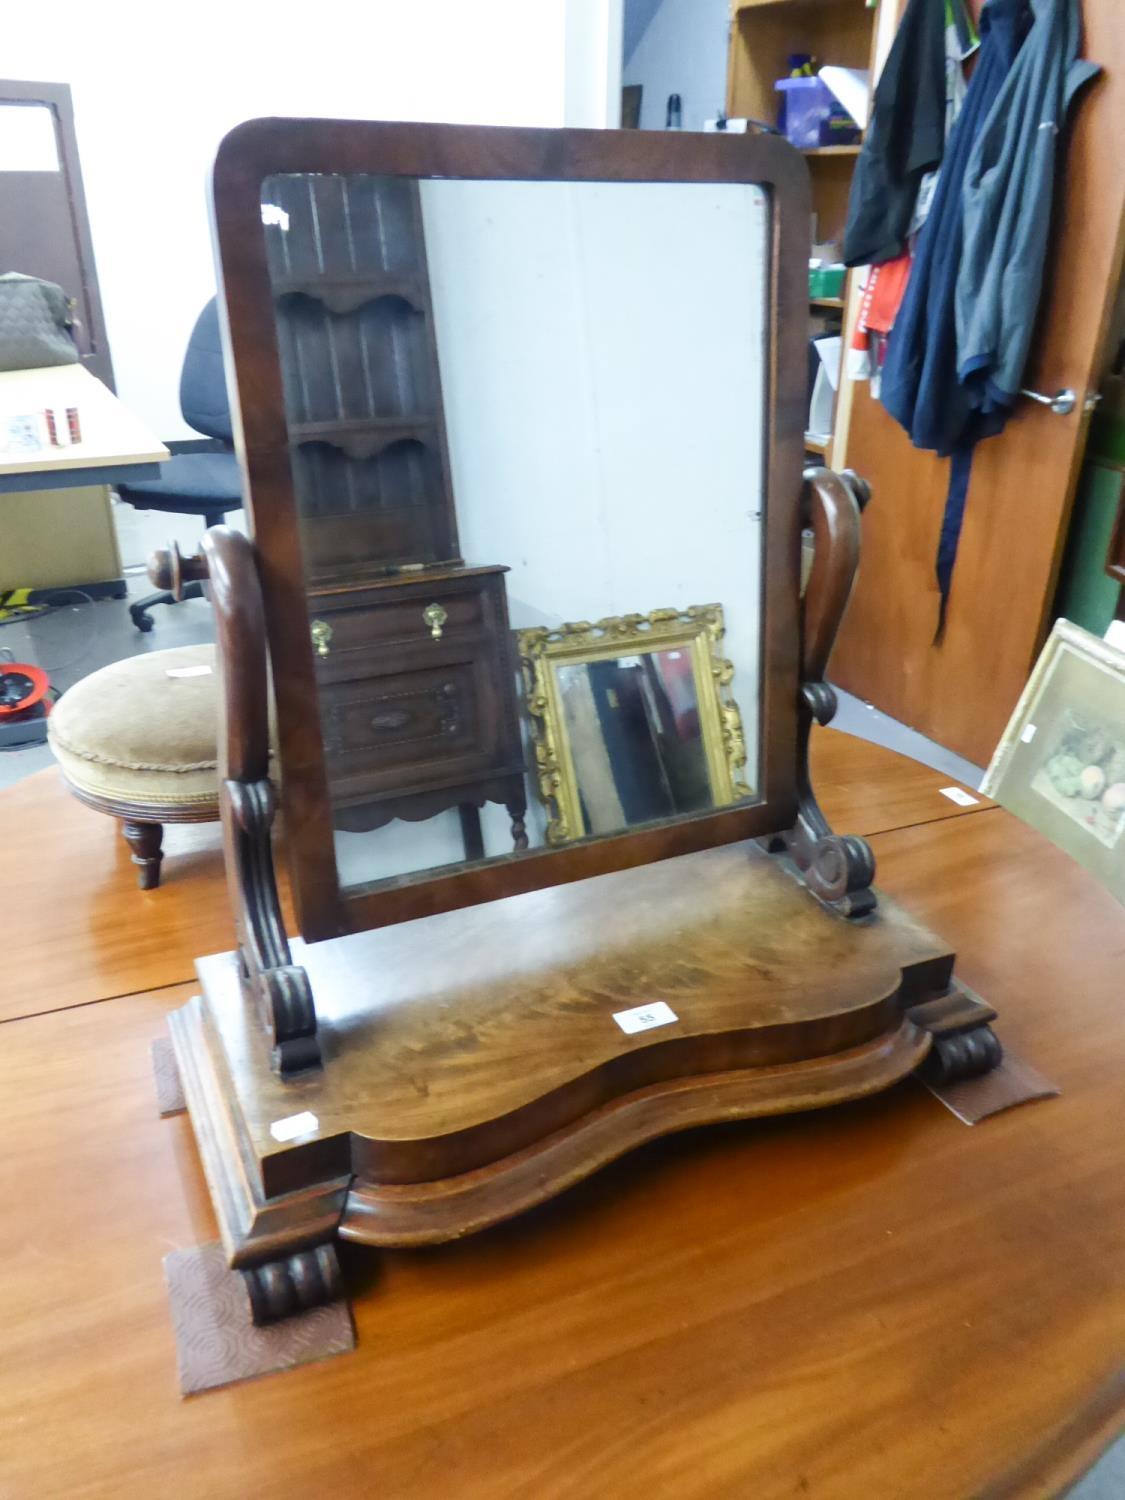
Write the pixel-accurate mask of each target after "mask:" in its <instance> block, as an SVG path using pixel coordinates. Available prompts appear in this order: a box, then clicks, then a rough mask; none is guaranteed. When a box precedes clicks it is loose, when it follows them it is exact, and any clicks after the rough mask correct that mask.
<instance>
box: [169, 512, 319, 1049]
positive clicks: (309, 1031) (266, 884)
mask: <svg viewBox="0 0 1125 1500" xmlns="http://www.w3.org/2000/svg"><path fill="white" fill-rule="evenodd" d="M149 576H150V577H151V578H152V580H153V582H154V583H156V584H158V585H159V586H161V587H173V588H179V587H180V586H182V584H183V583H184V582H187V581H191V580H194V579H200V580H202V579H207V580H208V581H209V583H210V591H211V602H212V605H213V607H214V611H215V634H216V650H215V671H216V673H217V676H218V685H219V692H218V698H219V744H218V759H219V809H220V813H221V815H222V822H223V846H224V853H225V863H226V872H227V888H228V891H229V894H230V902H231V908H232V910H233V912H234V917H235V926H236V928H237V932H238V952H239V962H240V968H241V978H242V983H243V985H244V986H245V987H246V988H247V989H248V990H249V991H250V992H251V993H252V994H253V996H254V998H255V1000H256V1001H257V1006H258V1010H259V1012H260V1014H261V1015H262V1019H263V1021H264V1023H265V1025H266V1028H267V1030H268V1031H269V1033H270V1035H271V1037H272V1041H273V1065H274V1067H275V1069H276V1070H277V1071H278V1072H279V1073H281V1074H282V1075H283V1076H284V1075H287V1074H291V1073H295V1072H297V1071H298V1070H299V1069H302V1068H308V1067H313V1066H316V1065H317V1064H319V1062H320V1044H319V1042H318V1041H317V1035H316V1030H317V1022H316V1009H315V1007H314V1005H313V998H312V989H311V987H310V985H309V978H308V975H307V974H306V972H305V970H304V969H302V968H300V967H298V966H297V965H296V964H294V963H293V959H292V955H291V954H290V951H289V940H288V938H287V936H286V933H285V923H284V921H283V920H282V916H281V903H280V901H279V900H278V895H277V881H276V878H275V875H274V867H273V848H272V844H271V840H270V832H271V829H272V826H273V820H274V817H275V815H276V812H277V793H276V791H275V789H274V786H273V783H272V782H271V781H270V774H269V758H270V743H269V709H268V701H267V682H268V677H267V672H266V632H265V617H264V614H263V610H262V592H261V585H260V583H259V581H258V569H257V564H256V562H255V558H254V548H253V545H252V543H251V542H250V541H249V540H248V539H247V538H246V537H245V536H243V535H242V534H241V533H240V532H237V531H232V530H231V529H230V528H229V527H227V526H214V527H212V528H211V529H210V530H209V531H207V532H206V533H205V534H204V537H203V545H202V550H201V552H200V553H199V554H197V555H196V556H193V557H186V558H182V557H181V556H180V553H179V549H178V548H177V547H175V546H174V545H173V546H172V547H171V548H170V549H169V550H168V551H166V552H158V553H157V554H156V555H155V557H154V558H153V560H152V563H151V565H150V567H149ZM164 580H168V581H167V582H165V581H164Z"/></svg>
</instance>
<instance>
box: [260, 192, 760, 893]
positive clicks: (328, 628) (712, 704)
mask: <svg viewBox="0 0 1125 1500" xmlns="http://www.w3.org/2000/svg"><path fill="white" fill-rule="evenodd" d="M262 222H263V226H264V233H265V235H266V239H267V245H268V258H269V266H270V277H271V287H272V292H273V298H274V306H275V311H276V319H277V334H278V352H279V358H280V361H281V369H282V377H283V383H284V389H285V402H286V415H287V421H288V427H289V438H290V452H291V463H292V473H293V482H294V489H295V494H296V498H297V506H298V511H299V515H300V524H301V541H302V550H303V559H304V568H305V577H306V582H307V598H308V614H309V631H310V638H311V641H312V647H313V652H314V661H315V664H316V674H317V688H318V699H319V703H318V711H319V714H320V719H321V724H322V728H323V737H324V745H325V762H326V769H327V775H328V782H329V787H330V793H331V799H332V807H333V826H334V839H335V845H336V852H337V863H338V869H339V874H340V879H341V883H342V884H343V885H344V886H345V887H348V888H352V887H357V886H369V885H371V884H372V883H374V882H379V881H382V880H388V879H397V878H401V877H403V876H405V875H409V874H411V873H413V872H418V871H427V870H435V869H438V868H447V867H450V866H453V865H456V864H458V863H460V862H462V861H465V860H472V861H476V860H480V859H500V858H506V859H510V858H519V857H521V856H522V855H523V854H524V853H525V852H526V851H529V850H535V849H538V848H543V847H547V846H558V845H559V844H562V843H565V842H567V841H569V840H571V839H576V838H598V837H604V836H606V835H610V834H614V833H618V832H621V831H622V830H623V829H626V828H634V827H637V826H640V825H643V824H648V823H653V822H662V821H667V820H669V819H677V818H685V817H693V816H698V815H699V814H700V813H702V812H706V811H709V810H711V809H713V808H715V807H718V806H724V805H728V804H730V803H731V802H733V801H736V800H738V799H741V798H745V797H753V796H754V795H755V787H756V785H757V783H758V752H759V724H758V719H759V702H760V636H761V609H762V597H761V558H762V529H763V520H764V516H763V506H764V493H765V491H764V456H765V411H766V397H767V359H766V332H767V329H766V318H767V294H768V255H769V240H770V234H769V223H770V208H769V200H768V196H767V194H766V193H765V192H764V191H763V190H762V189H760V188H758V187H756V186H753V185H746V184H700V183H602V182H587V183H574V182H565V183H564V182H514V181H480V180H468V181H467V180H452V179H444V178H443V179H426V180H422V181H416V180H413V179H408V178H398V177H377V176H335V175H286V176H275V177H272V178H270V179H268V180H267V181H266V182H265V183H264V184H263V190H262ZM257 520H258V524H259V525H260V524H261V523H262V518H261V517H260V516H259V517H258V518H257Z"/></svg>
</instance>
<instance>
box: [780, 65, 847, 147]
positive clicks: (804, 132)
mask: <svg viewBox="0 0 1125 1500" xmlns="http://www.w3.org/2000/svg"><path fill="white" fill-rule="evenodd" d="M774 88H775V89H777V91H778V93H780V94H782V95H783V96H784V121H785V123H784V127H783V128H784V130H785V134H786V136H787V137H788V139H789V140H790V141H791V142H792V143H793V145H794V146H800V147H801V149H802V150H805V151H810V150H812V149H813V148H815V147H816V146H823V145H825V144H827V140H828V137H829V123H828V122H829V121H830V120H831V118H832V115H833V112H834V111H835V110H837V109H838V108H839V106H838V104H837V103H836V98H835V95H834V94H833V93H832V91H831V89H829V88H828V87H827V86H826V85H825V84H823V83H821V81H820V79H819V78H779V79H778V81H777V82H776V83H775V84H774Z"/></svg>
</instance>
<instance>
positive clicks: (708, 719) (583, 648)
mask: <svg viewBox="0 0 1125 1500" xmlns="http://www.w3.org/2000/svg"><path fill="white" fill-rule="evenodd" d="M723 634H724V623H723V609H722V605H721V604H699V605H691V606H689V607H688V608H687V609H684V610H678V609H658V610H653V611H651V612H650V613H648V614H628V615H622V616H614V617H610V618H608V619H604V620H598V621H597V622H596V623H594V624H590V623H589V622H587V621H585V620H583V621H577V622H573V623H567V624H564V625H561V626H559V627H558V628H557V629H553V630H552V629H547V628H545V627H542V626H539V627H535V628H533V629H528V630H521V631H518V632H517V633H516V639H517V644H518V648H519V656H520V664H521V667H522V671H523V679H524V694H525V704H526V707H527V710H528V715H529V718H530V721H531V726H532V743H533V746H534V754H535V781H536V785H537V787H538V790H539V796H540V800H541V801H542V802H543V804H544V806H545V807H546V809H547V833H546V837H547V842H548V844H550V845H555V846H557V845H559V844H564V843H569V842H570V841H571V840H574V839H579V838H584V837H586V836H588V835H589V834H591V833H598V832H603V831H605V830H604V829H602V828H600V827H598V826H596V824H597V807H596V805H595V801H594V797H593V794H592V788H591V787H590V786H589V785H588V784H587V781H584V777H583V773H582V772H583V761H585V763H586V765H587V766H589V765H590V762H591V760H592V759H594V758H595V755H596V756H597V758H598V759H600V761H601V762H602V764H601V765H600V766H599V767H597V768H596V769H597V771H599V772H600V774H599V775H598V776H597V780H598V782H599V783H600V786H601V791H602V795H601V798H600V799H599V800H600V803H601V805H602V807H606V806H607V804H608V809H609V810H608V812H607V815H608V816H609V817H610V818H618V819H620V818H624V820H625V822H629V821H633V819H631V818H629V816H628V808H627V807H626V808H625V810H624V811H623V810H622V803H621V801H620V800H619V799H618V796H617V791H616V788H617V786H618V784H619V783H621V782H622V781H624V782H625V783H627V784H628V783H629V782H632V785H633V790H634V793H635V792H636V787H637V784H638V782H643V777H638V776H637V775H636V771H637V769H638V767H636V766H632V767H630V774H628V775H626V773H625V771H624V770H623V769H622V768H621V767H618V768H617V771H616V772H615V763H616V762H617V761H620V760H621V758H622V756H623V755H628V754H629V752H630V749H631V750H632V751H633V752H635V753H636V754H637V755H639V756H642V757H643V758H644V759H645V760H648V761H651V762H652V764H653V766H654V767H655V770H656V772H657V774H661V773H662V772H663V771H664V769H665V768H666V767H665V765H663V764H661V762H663V761H665V755H664V754H663V753H662V751H661V750H660V749H659V748H658V747H657V746H656V745H655V744H652V745H648V744H646V745H644V746H641V745H639V744H638V743H637V739H636V734H635V733H634V735H633V740H632V745H631V747H630V746H627V747H623V748H622V749H621V750H619V751H616V752H615V751H614V749H613V746H612V745H608V746H607V744H606V742H605V737H604V735H603V733H602V732H601V730H599V729H598V727H597V713H598V710H596V709H595V706H594V702H593V696H592V694H591V693H590V688H589V684H588V683H587V682H586V680H585V679H586V673H585V672H583V673H582V678H581V681H579V680H575V681H573V682H571V683H570V684H569V685H568V681H567V677H568V675H569V676H570V677H575V674H576V673H577V670H578V669H580V668H586V669H595V670H596V669H597V668H598V667H602V668H605V669H608V670H610V671H612V670H613V669H615V668H616V669H617V671H618V674H619V675H620V677H621V678H622V679H624V678H625V676H626V675H628V676H632V675H635V674H636V673H637V672H640V673H642V675H644V672H643V667H644V664H645V663H647V665H648V667H649V668H650V671H649V673H648V674H647V675H649V676H651V677H654V678H655V673H656V670H657V668H656V663H657V662H664V663H668V665H669V667H670V668H672V669H673V670H674V669H675V668H676V667H678V666H680V665H681V664H682V665H689V664H690V669H691V680H692V684H693V690H692V691H691V692H690V693H689V694H688V713H687V714H686V715H685V716H684V719H691V718H692V712H691V711H692V710H694V722H693V723H692V729H693V730H694V731H697V735H698V737H697V739H695V738H693V739H692V742H691V743H690V744H689V743H688V742H687V740H686V739H682V740H680V742H679V744H678V746H677V745H673V746H672V747H671V752H670V753H671V755H672V757H673V760H674V759H675V756H676V751H677V749H678V750H679V751H680V752H685V751H686V752H687V756H686V757H685V756H683V755H682V754H681V759H685V758H690V759H692V760H693V761H694V762H695V763H696V764H697V766H698V770H699V772H700V773H702V771H703V768H704V767H705V768H706V785H705V786H702V785H701V786H700V787H699V788H698V793H697V794H702V796H703V797H705V798H706V801H705V802H703V801H702V797H701V805H706V806H709V807H711V808H718V807H725V806H728V805H729V804H730V803H732V802H735V801H737V800H739V799H740V798H743V797H748V796H750V795H751V789H750V787H749V786H748V785H747V783H746V780H745V767H746V746H745V741H744V737H743V732H742V716H741V713H740V712H739V708H738V704H737V703H736V702H735V700H734V697H733V696H732V694H731V690H730V686H731V681H732V678H733V676H734V669H733V667H732V666H731V663H730V662H729V661H727V660H726V658H725V657H724V656H723V655H722V649H721V648H722V639H723ZM633 664H636V665H633ZM681 675H682V674H681ZM660 686H661V684H659V683H657V687H658V690H659V688H660ZM580 687H581V688H583V689H585V692H584V693H582V694H579V693H578V692H577V691H576V690H577V689H578V688H580ZM617 691H618V689H615V688H614V687H613V686H611V685H609V684H608V683H606V684H605V685H604V687H603V691H602V696H603V699H604V700H606V701H603V702H602V704H601V705H600V711H601V713H602V715H603V716H604V715H605V714H606V713H607V712H608V713H609V715H610V717H616V716H617V714H618V713H620V712H624V710H625V705H624V704H619V703H618V702H617V698H616V693H617ZM647 696H649V697H650V698H651V694H647ZM587 699H588V700H589V701H588V702H586V701H585V700H587ZM579 702H580V703H582V706H583V707H584V708H585V709H587V710H588V716H589V718H590V720H591V727H592V729H593V732H594V735H595V736H596V738H597V740H598V744H597V746H596V747H595V746H591V745H589V744H587V745H586V746H585V748H583V747H582V745H581V743H580V742H579V738H578V736H579V726H578V723H577V722H576V718H575V714H576V710H577V706H578V703H579ZM657 711H658V710H656V709H650V711H649V714H648V718H649V719H652V718H653V717H654V716H655V713H656V712H657ZM672 737H674V731H673V732H672ZM652 738H653V740H654V741H656V740H659V739H662V738H665V736H662V735H661V733H660V729H659V727H656V728H655V729H654V733H653V736H652ZM696 748H697V749H698V753H697V754H692V752H693V751H695V750H696ZM642 769H643V768H642ZM673 770H674V767H673ZM697 780H699V781H700V782H702V780H703V777H702V775H700V776H698V777H697ZM668 795H669V796H673V795H675V793H674V791H673V790H672V789H671V788H669V789H668ZM689 795H690V793H689ZM676 810H679V811H683V810H697V809H685V808H683V807H681V808H678V809H676ZM661 815H662V814H661V813H659V812H657V813H655V816H654V819H653V820H655V817H659V816H661ZM592 824H594V825H595V826H591V825H592ZM618 826H620V824H618Z"/></svg>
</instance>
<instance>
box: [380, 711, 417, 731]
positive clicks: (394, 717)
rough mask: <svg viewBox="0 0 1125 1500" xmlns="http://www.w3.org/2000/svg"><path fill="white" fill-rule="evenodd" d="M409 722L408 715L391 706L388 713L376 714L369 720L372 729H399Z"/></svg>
mask: <svg viewBox="0 0 1125 1500" xmlns="http://www.w3.org/2000/svg"><path fill="white" fill-rule="evenodd" d="M409 723H410V715H409V714H408V713H404V712H403V710H402V709H401V708H392V709H391V711H390V712H389V713H385V714H376V715H375V717H374V718H373V719H372V720H371V727H372V729H401V728H402V727H403V726H404V725H405V724H409Z"/></svg>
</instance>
